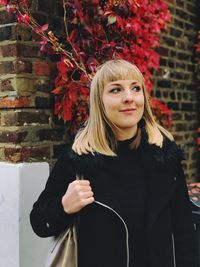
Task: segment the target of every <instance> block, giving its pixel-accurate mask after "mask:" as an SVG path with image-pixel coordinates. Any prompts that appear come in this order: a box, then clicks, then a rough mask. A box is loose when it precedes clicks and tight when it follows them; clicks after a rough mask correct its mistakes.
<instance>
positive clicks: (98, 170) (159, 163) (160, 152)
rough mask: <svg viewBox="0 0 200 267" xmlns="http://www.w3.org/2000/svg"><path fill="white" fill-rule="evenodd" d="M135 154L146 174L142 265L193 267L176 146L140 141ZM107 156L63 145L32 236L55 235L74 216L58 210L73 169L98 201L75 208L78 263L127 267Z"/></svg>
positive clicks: (123, 225) (122, 224)
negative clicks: (79, 152) (147, 261)
mask: <svg viewBox="0 0 200 267" xmlns="http://www.w3.org/2000/svg"><path fill="white" fill-rule="evenodd" d="M138 157H140V159H141V160H142V162H143V166H144V168H145V169H146V171H147V173H148V204H147V205H148V209H147V210H148V212H147V222H146V227H145V229H144V231H145V232H146V236H147V242H148V251H145V252H144V253H148V257H149V259H150V266H147V267H175V266H176V267H196V265H195V261H196V260H195V259H196V255H195V246H194V244H195V242H194V226H193V224H192V218H191V209H190V204H189V198H188V194H187V187H186V183H185V178H184V174H183V171H182V167H181V163H180V159H181V153H180V150H179V149H178V148H177V146H176V144H175V143H173V142H171V141H169V140H165V142H164V145H163V148H159V147H157V146H155V145H149V144H148V143H147V142H146V141H145V140H144V141H143V142H142V144H141V146H140V148H139V150H138ZM108 159H109V157H107V156H103V155H95V156H93V155H82V156H78V155H77V154H75V153H74V152H72V151H71V150H70V149H66V151H64V153H63V154H62V156H61V157H60V159H59V160H58V161H57V163H56V165H55V167H54V169H53V171H52V172H51V174H50V177H49V179H48V181H47V184H46V187H45V189H44V191H43V192H42V193H41V195H40V197H39V199H38V200H37V202H36V203H35V204H34V206H33V210H32V212H31V215H30V219H31V224H32V227H33V230H34V231H35V233H36V234H37V235H39V236H41V237H48V236H53V235H58V234H59V233H60V232H61V231H63V230H64V229H65V228H66V227H68V226H69V225H71V224H73V223H74V221H75V219H76V218H77V216H76V214H74V215H68V214H66V213H65V212H64V210H63V208H62V204H61V199H62V196H63V194H64V193H65V191H66V189H67V186H68V184H69V183H70V182H71V181H73V180H74V179H76V174H77V173H78V174H79V175H83V176H84V177H85V178H86V179H89V180H90V182H91V186H92V189H93V192H94V196H95V200H96V201H97V202H96V203H94V204H92V205H89V206H87V207H85V208H84V209H82V210H81V212H80V216H79V267H127V259H128V248H127V238H128V236H127V234H128V229H126V223H125V222H124V221H123V219H122V218H121V216H120V214H118V213H116V212H115V208H114V204H113V203H114V200H113V199H112V194H110V189H109V185H108V184H107V183H106V175H107V172H106V164H107V162H108V161H107V160H108ZM97 244H98V246H97ZM97 248H98V249H97ZM130 267H134V266H130Z"/></svg>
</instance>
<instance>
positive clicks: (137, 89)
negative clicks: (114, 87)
mask: <svg viewBox="0 0 200 267" xmlns="http://www.w3.org/2000/svg"><path fill="white" fill-rule="evenodd" d="M132 90H133V91H135V92H140V91H141V87H140V86H138V85H137V86H133V87H132Z"/></svg>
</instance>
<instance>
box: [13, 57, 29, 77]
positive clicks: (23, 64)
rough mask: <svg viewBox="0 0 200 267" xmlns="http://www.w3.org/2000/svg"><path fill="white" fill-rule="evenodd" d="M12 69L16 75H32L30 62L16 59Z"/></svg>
mask: <svg viewBox="0 0 200 267" xmlns="http://www.w3.org/2000/svg"><path fill="white" fill-rule="evenodd" d="M14 69H15V72H16V73H17V74H19V73H32V62H30V61H26V60H23V59H17V60H16V61H15V62H14Z"/></svg>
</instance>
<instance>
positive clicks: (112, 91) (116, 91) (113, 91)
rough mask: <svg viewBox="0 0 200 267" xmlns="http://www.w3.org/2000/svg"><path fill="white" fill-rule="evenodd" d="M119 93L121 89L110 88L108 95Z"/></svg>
mask: <svg viewBox="0 0 200 267" xmlns="http://www.w3.org/2000/svg"><path fill="white" fill-rule="evenodd" d="M120 91H121V89H120V88H119V87H115V88H112V89H111V90H110V93H113V94H117V93H118V92H120Z"/></svg>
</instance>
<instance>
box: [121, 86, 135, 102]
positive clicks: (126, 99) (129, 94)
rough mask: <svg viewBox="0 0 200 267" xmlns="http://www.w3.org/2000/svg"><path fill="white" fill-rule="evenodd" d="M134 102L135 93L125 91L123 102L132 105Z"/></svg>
mask: <svg viewBox="0 0 200 267" xmlns="http://www.w3.org/2000/svg"><path fill="white" fill-rule="evenodd" d="M132 101H133V92H132V90H130V89H128V90H124V94H123V102H124V103H130V102H132Z"/></svg>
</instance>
